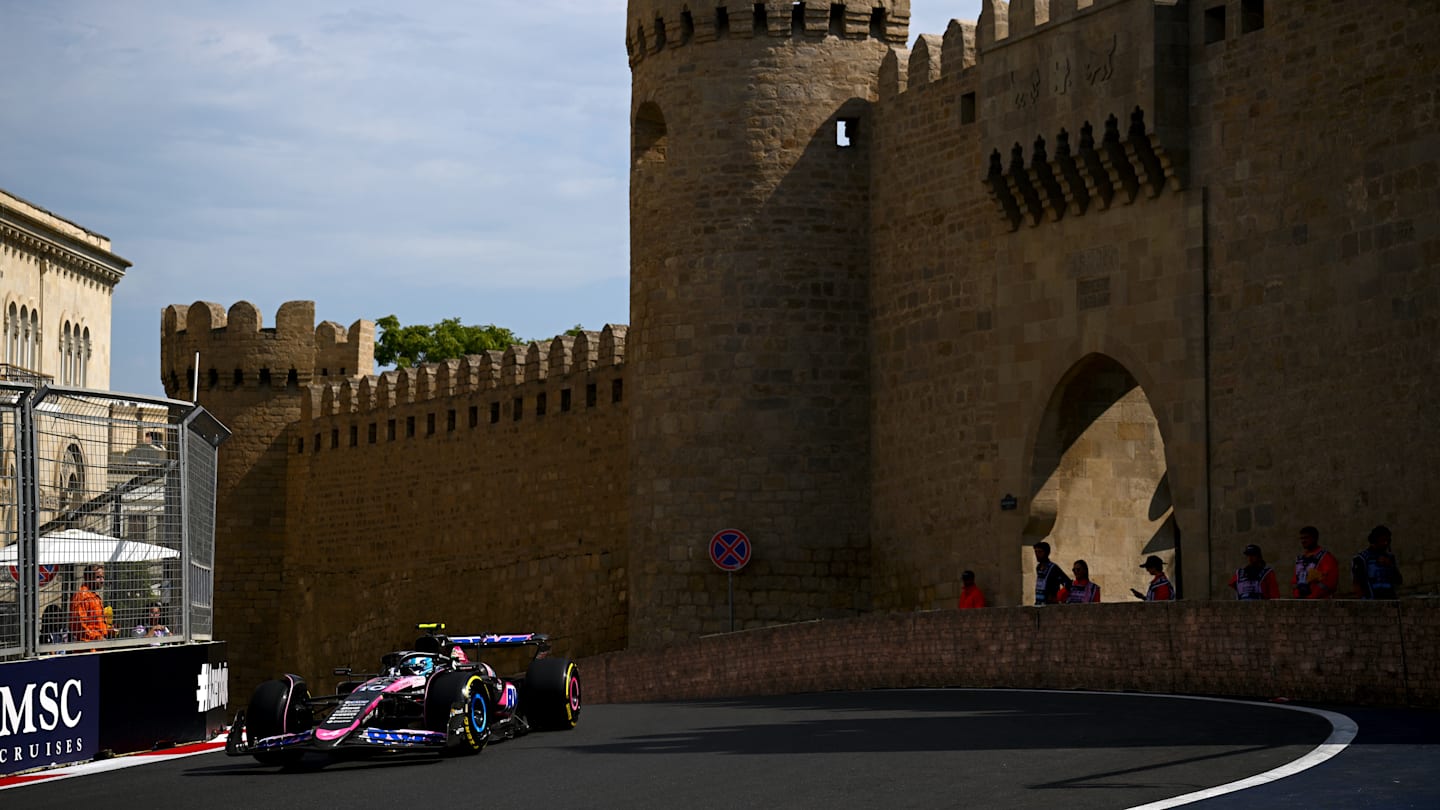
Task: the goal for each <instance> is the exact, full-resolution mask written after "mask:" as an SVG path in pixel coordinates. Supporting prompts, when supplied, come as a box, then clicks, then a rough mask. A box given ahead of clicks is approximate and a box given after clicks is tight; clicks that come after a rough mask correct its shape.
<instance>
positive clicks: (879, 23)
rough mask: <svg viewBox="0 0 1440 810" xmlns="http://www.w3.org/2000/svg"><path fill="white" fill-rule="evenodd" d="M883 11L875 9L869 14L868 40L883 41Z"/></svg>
mask: <svg viewBox="0 0 1440 810" xmlns="http://www.w3.org/2000/svg"><path fill="white" fill-rule="evenodd" d="M885 22H886V21H885V9H883V8H876V9H875V10H874V11H872V12H871V13H870V38H871V39H879V40H884V39H885Z"/></svg>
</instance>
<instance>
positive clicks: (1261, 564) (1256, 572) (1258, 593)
mask: <svg viewBox="0 0 1440 810" xmlns="http://www.w3.org/2000/svg"><path fill="white" fill-rule="evenodd" d="M1243 553H1244V554H1245V567H1244V568H1237V569H1235V576H1233V577H1230V587H1231V588H1233V589H1234V590H1235V597H1236V598H1237V599H1279V598H1280V582H1279V579H1278V578H1277V577H1276V576H1275V569H1274V568H1271V567H1270V566H1268V565H1266V564H1265V555H1264V554H1262V553H1260V547H1259V546H1257V545H1255V544H1254V543H1251V544H1250V545H1248V546H1246V547H1245V551H1244V552H1243Z"/></svg>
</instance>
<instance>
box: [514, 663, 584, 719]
mask: <svg viewBox="0 0 1440 810" xmlns="http://www.w3.org/2000/svg"><path fill="white" fill-rule="evenodd" d="M520 708H522V709H524V711H525V718H526V719H527V720H529V721H530V726H531V728H534V729H538V730H540V731H565V730H567V729H572V728H575V724H576V723H578V722H580V668H579V667H577V666H575V663H574V662H573V661H571V660H569V659H568V658H539V659H536V660H534V661H531V662H530V668H529V669H528V670H526V672H525V690H524V692H523V693H522V694H521V696H520Z"/></svg>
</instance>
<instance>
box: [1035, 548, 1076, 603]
mask: <svg viewBox="0 0 1440 810" xmlns="http://www.w3.org/2000/svg"><path fill="white" fill-rule="evenodd" d="M1069 585H1070V577H1067V576H1065V572H1064V571H1061V570H1060V566H1058V565H1056V564H1055V563H1053V562H1050V544H1049V543H1047V542H1045V541H1044V540H1041V541H1040V542H1038V543H1036V544H1035V604H1037V605H1055V604H1059V602H1060V589H1061V588H1064V587H1068V586H1069Z"/></svg>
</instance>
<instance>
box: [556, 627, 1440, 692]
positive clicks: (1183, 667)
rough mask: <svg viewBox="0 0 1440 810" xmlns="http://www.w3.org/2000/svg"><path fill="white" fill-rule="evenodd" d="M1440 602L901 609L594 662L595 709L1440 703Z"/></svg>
mask: <svg viewBox="0 0 1440 810" xmlns="http://www.w3.org/2000/svg"><path fill="white" fill-rule="evenodd" d="M1437 642H1440V601H1435V600H1406V601H1404V602H1388V603H1386V602H1361V601H1348V600H1347V601H1334V602H1328V603H1309V602H1293V601H1277V602H1267V603H1241V602H1193V603H1191V602H1179V603H1175V604H1167V605H1153V604H1141V603H1138V602H1136V603H1131V604H1124V603H1115V604H1100V605H1092V606H1085V607H1081V606H1076V607H1051V608H1043V609H1036V608H1028V607H1008V608H990V609H986V610H970V611H956V610H942V611H929V612H922V613H895V614H888V615H878V616H866V617H860V618H854V619H837V620H828V621H815V622H806V623H801V624H790V625H782V626H777V627H770V628H764V629H759V630H748V631H743V632H736V633H727V634H722V635H714V636H707V637H704V638H700V639H696V640H694V641H689V642H684V643H679V644H673V645H670V646H666V647H656V648H649V649H631V650H625V651H621V652H614V653H606V654H603V655H597V656H591V657H588V658H584V659H581V661H580V667H581V671H582V673H583V677H584V679H585V689H586V700H587V702H590V703H627V702H636V701H656V700H681V699H698V698H717V697H737V696H742V695H762V694H790V693H802V692H821V691H829V690H842V689H877V688H905V687H991V688H994V687H1008V688H1028V689H1093V690H1102V691H1137V692H1165V693H1177V694H1204V695H1225V696H1232V697H1248V698H1273V697H1285V698H1290V699H1294V700H1306V701H1321V702H1335V703H1355V704H1369V705H1389V706H1416V707H1430V708H1434V707H1436V706H1440V684H1437V678H1436V675H1437V655H1436V651H1437V650H1440V645H1437Z"/></svg>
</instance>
